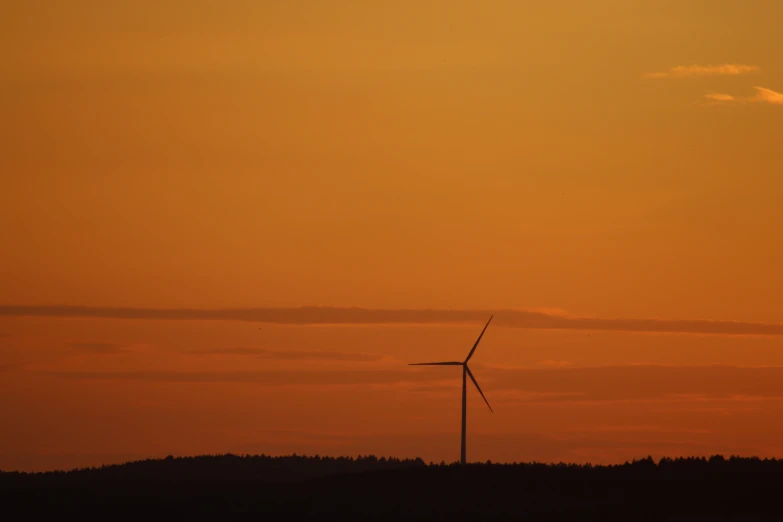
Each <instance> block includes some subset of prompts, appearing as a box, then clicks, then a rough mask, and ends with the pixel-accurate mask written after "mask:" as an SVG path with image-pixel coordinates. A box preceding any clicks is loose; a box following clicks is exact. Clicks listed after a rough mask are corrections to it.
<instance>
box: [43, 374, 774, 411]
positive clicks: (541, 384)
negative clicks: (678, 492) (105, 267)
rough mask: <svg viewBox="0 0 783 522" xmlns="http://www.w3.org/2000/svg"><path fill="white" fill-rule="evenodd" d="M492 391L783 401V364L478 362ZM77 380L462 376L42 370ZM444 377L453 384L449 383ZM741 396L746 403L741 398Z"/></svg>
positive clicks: (332, 382)
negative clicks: (522, 364)
mask: <svg viewBox="0 0 783 522" xmlns="http://www.w3.org/2000/svg"><path fill="white" fill-rule="evenodd" d="M473 371H474V372H475V373H476V378H477V379H478V380H479V381H480V382H481V385H482V388H483V389H484V391H485V393H488V394H489V393H493V394H503V393H505V392H524V394H523V395H519V397H518V398H519V400H525V401H534V402H551V401H568V402H573V401H577V402H581V401H633V400H667V401H694V400H701V401H703V400H740V399H741V400H743V401H747V400H748V399H747V398H748V397H752V398H757V399H761V398H767V399H775V400H779V399H783V367H739V366H665V365H657V366H656V365H624V366H596V367H544V368H541V367H539V368H515V369H501V368H492V367H484V366H480V365H476V367H474V369H473ZM38 373H39V374H46V375H50V376H52V377H58V378H64V379H75V380H124V381H142V382H171V383H204V384H207V383H254V384H257V385H259V386H275V387H278V386H367V385H404V386H405V387H406V388H408V389H410V390H411V391H414V390H415V391H419V392H424V391H427V392H437V391H441V390H445V389H453V388H454V386H455V385H456V386H458V384H459V383H458V378H457V377H458V375H455V374H454V372H453V371H452V370H448V369H447V368H443V369H441V370H440V371H437V370H435V369H428V370H421V369H411V368H408V367H404V366H403V367H400V368H370V369H362V370H323V371H317V370H310V369H304V370H288V371H272V370H270V371H251V370H227V371H168V370H137V371H53V372H38ZM444 379H449V380H450V381H453V383H454V384H453V385H452V384H451V383H450V382H444ZM738 398H739V399H738Z"/></svg>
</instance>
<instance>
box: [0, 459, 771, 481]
mask: <svg viewBox="0 0 783 522" xmlns="http://www.w3.org/2000/svg"><path fill="white" fill-rule="evenodd" d="M457 467H462V468H464V469H471V470H474V471H475V470H480V469H491V470H493V472H499V471H501V470H503V471H505V472H514V473H516V474H522V475H529V476H539V477H563V478H592V479H601V478H605V479H615V478H622V479H631V478H643V479H696V478H708V477H710V476H714V475H716V474H751V475H758V474H783V460H778V459H775V458H764V459H761V458H759V457H740V456H730V457H729V458H725V457H724V456H723V455H713V456H711V457H679V458H675V459H672V458H668V457H663V458H661V459H660V460H659V461H658V462H656V461H655V460H654V459H653V458H652V457H650V456H648V457H646V458H643V459H634V460H633V461H630V462H625V463H623V464H607V465H593V464H589V463H588V464H573V463H563V462H560V463H548V464H547V463H540V462H529V463H517V462H512V463H493V462H491V461H486V462H483V463H482V462H477V463H469V464H467V465H464V466H461V465H460V464H459V463H458V462H450V463H446V462H444V461H441V462H439V463H437V462H429V463H426V462H425V461H424V460H422V459H421V458H415V459H409V458H406V459H399V458H395V457H383V456H382V457H376V456H375V455H359V456H357V457H351V456H348V457H332V456H321V455H313V456H307V455H297V454H292V455H283V456H272V455H265V454H261V455H249V454H246V455H235V454H232V453H227V454H219V455H198V456H186V457H173V456H168V457H166V458H163V459H146V460H139V461H133V462H126V463H123V464H110V465H103V466H99V467H85V468H76V469H72V470H68V471H46V472H30V473H28V472H19V471H11V472H3V471H0V478H2V479H6V480H9V479H51V480H68V479H72V480H120V479H121V480H261V481H269V482H288V481H302V480H309V479H314V478H318V477H323V476H328V475H342V474H350V473H366V472H373V471H391V470H401V469H424V468H428V469H438V468H457Z"/></svg>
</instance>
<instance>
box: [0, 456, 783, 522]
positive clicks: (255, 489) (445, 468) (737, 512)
mask: <svg viewBox="0 0 783 522" xmlns="http://www.w3.org/2000/svg"><path fill="white" fill-rule="evenodd" d="M782 488H783V460H775V459H763V460H762V459H758V458H739V457H730V458H728V459H727V458H724V457H722V456H713V457H711V458H709V459H706V458H678V459H661V460H660V461H658V462H655V461H654V460H653V459H652V458H646V459H642V460H635V461H633V462H629V463H625V464H622V465H616V466H591V465H575V464H551V465H547V464H539V463H528V464H493V463H485V464H469V465H467V466H459V465H457V464H456V463H453V464H445V463H441V464H425V463H424V462H423V461H422V460H421V459H414V460H399V459H393V458H376V457H374V456H367V457H359V458H332V457H318V456H316V457H304V456H286V457H269V456H264V455H261V456H237V455H217V456H200V457H185V458H171V457H169V458H166V459H158V460H146V461H139V462H131V463H126V464H122V465H114V466H103V467H100V468H86V469H78V470H71V471H68V472H48V473H29V474H28V473H17V472H12V473H0V495H1V496H2V499H0V500H2V504H1V505H2V506H3V507H2V508H0V509H2V510H3V511H0V513H4V512H9V510H21V512H22V513H25V514H27V515H34V514H53V513H57V514H60V515H62V514H77V515H78V516H80V517H81V518H86V517H87V518H90V517H93V516H94V517H96V518H97V517H109V518H116V517H118V516H122V515H131V516H138V515H144V516H147V517H153V518H169V517H172V516H174V517H177V518H183V517H194V516H201V515H208V516H209V517H210V518H217V517H227V516H230V515H240V516H243V517H244V516H247V515H248V514H254V515H260V516H264V515H268V516H270V517H272V519H302V520H305V519H307V520H313V519H320V520H368V519H369V520H412V519H415V520H450V521H454V520H580V521H584V520H601V521H605V520H623V521H633V522H636V521H640V520H666V521H696V520H699V521H707V520H709V521H714V520H718V521H752V520H781V519H783V511H781V509H780V503H779V501H778V498H779V495H780V492H781V491H783V489H782Z"/></svg>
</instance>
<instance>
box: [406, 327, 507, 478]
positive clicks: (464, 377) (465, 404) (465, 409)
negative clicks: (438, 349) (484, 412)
mask: <svg viewBox="0 0 783 522" xmlns="http://www.w3.org/2000/svg"><path fill="white" fill-rule="evenodd" d="M492 317H493V316H490V317H489V321H487V324H486V325H484V329H483V330H481V334H480V335H479V336H478V339H476V343H475V344H474V345H473V348H471V349H470V353H469V354H468V356H467V358H465V360H464V361H463V362H456V361H450V362H431V363H411V364H409V365H408V366H462V451H461V453H460V463H461V464H465V437H466V428H467V424H466V416H467V412H468V394H467V377H468V376H469V377H470V380H471V381H473V384H475V385H476V389H477V390H478V392H479V393H480V394H481V398H482V399H484V402H486V403H487V407H488V408H489V411H491V412H492V406H490V405H489V401H488V400H487V398H486V397H484V392H482V391H481V387H480V386H479V385H478V383H477V382H476V378H475V377H473V374H472V373H471V372H470V368H469V367H468V361H469V360H470V358H471V357H473V352H475V351H476V347H477V346H478V343H479V341H481V338H482V337H483V336H484V332H486V331H487V326H489V322H490V321H492ZM492 413H494V412H492Z"/></svg>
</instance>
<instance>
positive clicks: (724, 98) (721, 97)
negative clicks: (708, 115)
mask: <svg viewBox="0 0 783 522" xmlns="http://www.w3.org/2000/svg"><path fill="white" fill-rule="evenodd" d="M704 97H705V98H706V99H708V100H711V101H714V102H731V101H734V99H735V98H734V96H732V95H731V94H721V93H717V92H711V93H708V94H705V95H704Z"/></svg>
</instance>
